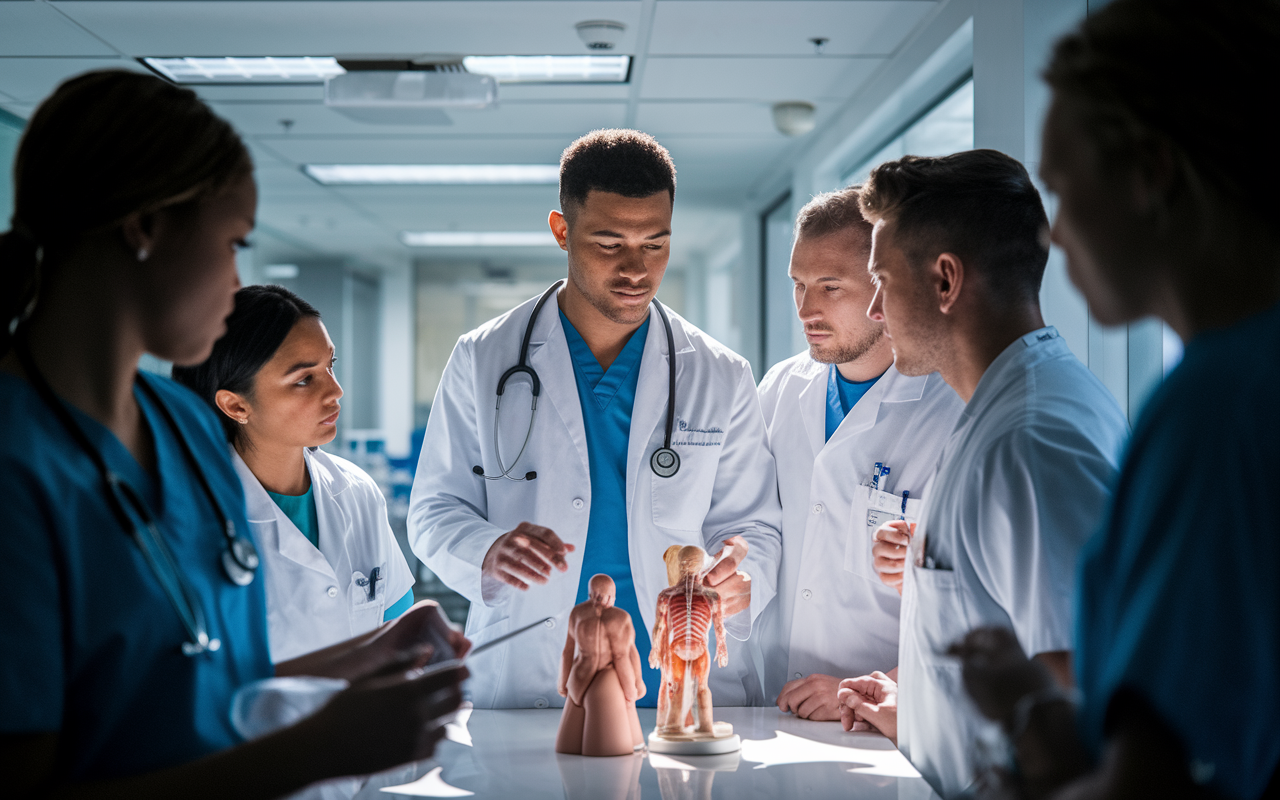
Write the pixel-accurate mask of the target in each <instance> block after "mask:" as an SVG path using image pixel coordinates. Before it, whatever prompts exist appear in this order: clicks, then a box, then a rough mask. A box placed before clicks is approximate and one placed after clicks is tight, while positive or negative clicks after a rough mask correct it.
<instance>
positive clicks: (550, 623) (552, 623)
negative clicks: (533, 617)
mask: <svg viewBox="0 0 1280 800" xmlns="http://www.w3.org/2000/svg"><path fill="white" fill-rule="evenodd" d="M542 624H543V625H546V626H547V627H548V628H554V627H555V626H556V621H555V620H554V619H550V618H548V619H547V621H546V622H544V623H542Z"/></svg>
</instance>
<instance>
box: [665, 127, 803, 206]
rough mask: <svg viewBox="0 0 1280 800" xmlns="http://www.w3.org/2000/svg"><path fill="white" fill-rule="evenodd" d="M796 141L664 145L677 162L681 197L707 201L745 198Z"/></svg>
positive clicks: (675, 139) (673, 139)
mask: <svg viewBox="0 0 1280 800" xmlns="http://www.w3.org/2000/svg"><path fill="white" fill-rule="evenodd" d="M793 142H794V140H792V139H786V138H784V137H781V136H779V137H777V138H757V139H719V138H709V137H684V136H668V137H665V138H664V139H663V140H662V143H663V144H664V145H665V146H666V148H667V149H668V150H670V151H671V158H672V160H673V161H675V163H676V173H677V176H678V185H679V189H678V191H677V200H676V202H677V204H679V202H680V199H681V198H685V197H690V198H693V199H695V200H699V201H701V200H704V199H706V198H710V197H721V196H725V195H736V196H738V197H739V198H741V195H742V193H743V192H745V191H746V189H747V188H749V187H750V186H751V185H752V184H753V183H754V182H755V181H756V180H758V179H759V178H760V176H761V175H762V174H763V173H764V172H765V171H767V170H768V169H770V168H771V167H772V165H773V163H774V161H776V160H777V159H778V157H779V156H781V155H782V153H783V152H784V151H785V150H786V149H787V148H788V147H790V146H791V145H792V144H793Z"/></svg>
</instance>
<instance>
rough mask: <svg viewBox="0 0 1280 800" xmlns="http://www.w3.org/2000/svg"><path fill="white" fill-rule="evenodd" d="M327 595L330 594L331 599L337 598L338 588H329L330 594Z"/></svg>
mask: <svg viewBox="0 0 1280 800" xmlns="http://www.w3.org/2000/svg"><path fill="white" fill-rule="evenodd" d="M327 594H328V595H329V596H330V597H337V596H338V587H337V586H330V587H329V590H328V592H327Z"/></svg>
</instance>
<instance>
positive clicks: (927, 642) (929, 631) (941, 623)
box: [902, 566, 973, 667]
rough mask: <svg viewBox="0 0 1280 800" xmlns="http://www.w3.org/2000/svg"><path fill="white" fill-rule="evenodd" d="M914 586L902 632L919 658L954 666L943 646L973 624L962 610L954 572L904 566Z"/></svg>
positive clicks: (928, 663)
mask: <svg viewBox="0 0 1280 800" xmlns="http://www.w3.org/2000/svg"><path fill="white" fill-rule="evenodd" d="M907 569H908V570H909V571H910V572H911V577H910V580H911V582H912V583H913V584H914V586H913V587H912V588H911V589H910V590H908V591H911V592H913V594H914V598H913V602H912V603H911V608H910V610H909V611H907V612H905V613H907V614H909V615H910V616H909V618H908V619H904V624H903V628H902V633H903V635H904V636H911V637H913V638H914V639H915V645H916V648H915V649H916V651H917V652H918V653H919V654H920V658H921V660H922V661H923V662H924V663H925V664H926V665H930V666H946V667H952V666H958V664H959V662H958V661H956V659H955V658H953V657H951V656H949V655H947V648H949V647H950V646H951V645H952V644H954V643H955V642H957V641H959V640H960V639H961V638H963V637H964V635H965V634H966V633H968V632H969V630H970V628H972V627H973V626H972V625H970V624H969V615H968V613H967V612H966V611H965V607H964V601H963V599H962V597H961V594H960V584H959V581H958V579H957V577H956V573H955V572H954V571H953V570H949V569H925V568H923V567H916V566H908V567H907Z"/></svg>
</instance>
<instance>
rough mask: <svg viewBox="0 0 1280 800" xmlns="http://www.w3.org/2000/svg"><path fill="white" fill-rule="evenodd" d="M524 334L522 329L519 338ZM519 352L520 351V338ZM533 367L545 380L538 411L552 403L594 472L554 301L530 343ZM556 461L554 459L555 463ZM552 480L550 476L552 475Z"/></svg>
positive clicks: (585, 466) (562, 329) (535, 326)
mask: <svg viewBox="0 0 1280 800" xmlns="http://www.w3.org/2000/svg"><path fill="white" fill-rule="evenodd" d="M523 334H524V327H523V326H520V328H519V330H518V335H520V336H522V335H523ZM515 347H516V351H517V352H519V348H520V345H519V342H518V339H517V343H516V346H515ZM529 366H531V367H533V368H534V369H535V370H536V371H537V373H538V378H539V379H540V380H541V381H542V396H541V398H539V402H538V408H539V409H540V410H541V411H542V412H543V413H544V414H545V413H546V411H547V405H548V404H549V405H550V406H551V407H552V408H554V409H555V412H556V414H558V415H559V416H560V419H561V421H562V422H564V426H565V429H566V430H568V432H569V440H570V441H571V442H573V446H574V449H575V450H576V452H577V453H578V458H580V459H582V466H583V468H584V469H587V470H589V469H590V466H589V465H590V462H589V461H588V456H587V429H586V426H585V425H584V424H583V421H582V404H581V401H580V400H579V399H578V384H577V381H576V380H575V379H574V377H573V360H572V358H571V356H570V355H569V343H568V341H567V340H566V339H565V338H564V328H563V326H561V324H560V312H559V310H558V309H557V307H556V304H555V301H554V298H553V300H552V301H550V302H548V303H547V305H546V306H544V307H543V309H542V313H541V314H539V315H538V322H537V324H535V325H534V326H533V336H532V337H531V338H530V340H529ZM554 460H555V459H552V462H554ZM548 477H550V476H548Z"/></svg>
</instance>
